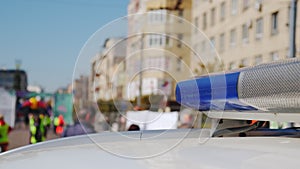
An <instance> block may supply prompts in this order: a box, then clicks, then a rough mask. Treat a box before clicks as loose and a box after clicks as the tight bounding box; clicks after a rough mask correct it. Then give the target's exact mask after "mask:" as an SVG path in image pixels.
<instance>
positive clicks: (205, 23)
mask: <svg viewBox="0 0 300 169" xmlns="http://www.w3.org/2000/svg"><path fill="white" fill-rule="evenodd" d="M202 26H203V30H205V29H206V26H207V15H206V13H203V23H202Z"/></svg>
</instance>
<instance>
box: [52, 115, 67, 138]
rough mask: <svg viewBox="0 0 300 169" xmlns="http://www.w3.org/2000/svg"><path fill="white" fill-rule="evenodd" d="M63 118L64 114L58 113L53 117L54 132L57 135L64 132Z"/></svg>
mask: <svg viewBox="0 0 300 169" xmlns="http://www.w3.org/2000/svg"><path fill="white" fill-rule="evenodd" d="M64 126H65V120H64V116H63V115H62V114H60V115H59V116H57V117H55V118H54V132H55V134H57V135H60V136H61V135H62V134H63V132H64Z"/></svg>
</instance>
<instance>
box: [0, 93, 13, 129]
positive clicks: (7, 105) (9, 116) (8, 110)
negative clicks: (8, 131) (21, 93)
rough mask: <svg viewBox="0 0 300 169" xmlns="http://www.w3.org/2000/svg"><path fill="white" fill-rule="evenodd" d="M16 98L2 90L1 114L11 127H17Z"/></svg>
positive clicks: (0, 97)
mask: <svg viewBox="0 0 300 169" xmlns="http://www.w3.org/2000/svg"><path fill="white" fill-rule="evenodd" d="M15 109H16V96H15V95H14V94H11V93H9V92H8V91H6V90H5V89H3V88H0V113H1V114H3V115H4V120H5V122H6V123H7V124H9V125H10V126H11V127H14V125H15Z"/></svg>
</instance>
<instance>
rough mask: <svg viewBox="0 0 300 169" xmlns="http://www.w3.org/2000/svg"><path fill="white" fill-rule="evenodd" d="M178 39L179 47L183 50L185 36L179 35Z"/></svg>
mask: <svg viewBox="0 0 300 169" xmlns="http://www.w3.org/2000/svg"><path fill="white" fill-rule="evenodd" d="M177 38H178V43H177V47H179V48H181V47H182V40H183V34H182V33H180V34H178V35H177Z"/></svg>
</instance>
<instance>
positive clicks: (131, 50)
mask: <svg viewBox="0 0 300 169" xmlns="http://www.w3.org/2000/svg"><path fill="white" fill-rule="evenodd" d="M191 9H192V6H191V0H184V1H182V0H132V1H130V3H129V5H128V14H129V18H128V44H127V56H126V57H127V59H128V62H127V65H128V66H127V70H128V80H129V81H128V84H129V87H128V96H129V99H132V98H135V97H137V96H138V95H139V91H140V90H141V92H142V95H149V94H162V95H165V96H167V97H168V98H169V99H174V98H175V96H174V90H175V84H176V82H178V81H180V80H183V79H186V78H188V77H190V75H189V72H188V71H186V70H187V68H188V67H189V64H190V62H191V60H190V47H189V44H190V43H191V40H190V38H191V34H190V33H191V32H190V31H191V28H190V26H189V25H188V26H187V24H186V23H190V21H191ZM141 72H142V73H141ZM140 78H142V80H140ZM140 83H142V86H141V89H140V85H139V84H140Z"/></svg>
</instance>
